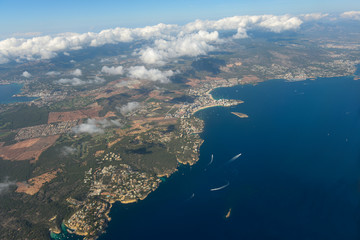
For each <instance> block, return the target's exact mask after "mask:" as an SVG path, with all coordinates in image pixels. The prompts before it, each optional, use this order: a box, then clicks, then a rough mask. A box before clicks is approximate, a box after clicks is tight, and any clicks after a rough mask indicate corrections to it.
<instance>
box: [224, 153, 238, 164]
mask: <svg viewBox="0 0 360 240" xmlns="http://www.w3.org/2000/svg"><path fill="white" fill-rule="evenodd" d="M241 154H242V153H239V154H238V155H235V156H234V157H233V158H232V159H230V160H229V161H228V162H227V164H229V163H232V162H233V161H235V160H236V159H238V158H239V157H240V156H241Z"/></svg>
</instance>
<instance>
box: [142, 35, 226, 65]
mask: <svg viewBox="0 0 360 240" xmlns="http://www.w3.org/2000/svg"><path fill="white" fill-rule="evenodd" d="M218 40H219V33H218V32H217V31H214V32H207V31H203V30H200V31H198V32H196V33H189V34H185V33H184V32H180V33H179V34H178V35H177V36H176V37H173V38H170V39H169V40H165V39H157V40H155V42H154V47H147V48H145V49H142V50H140V51H139V55H140V59H141V60H142V61H143V62H144V63H146V64H156V65H162V64H164V63H165V62H166V61H168V59H170V58H176V57H181V56H192V57H194V56H198V55H201V54H206V53H207V52H208V51H211V50H213V49H214V47H213V46H212V45H210V43H214V42H216V41H218Z"/></svg>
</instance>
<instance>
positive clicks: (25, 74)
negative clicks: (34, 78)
mask: <svg viewBox="0 0 360 240" xmlns="http://www.w3.org/2000/svg"><path fill="white" fill-rule="evenodd" d="M21 76H23V77H25V78H30V77H31V74H30V73H29V72H28V71H25V72H23V73H22V75H21Z"/></svg>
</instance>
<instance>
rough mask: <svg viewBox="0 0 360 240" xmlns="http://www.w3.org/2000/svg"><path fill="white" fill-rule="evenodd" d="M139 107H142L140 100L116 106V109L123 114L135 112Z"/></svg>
mask: <svg viewBox="0 0 360 240" xmlns="http://www.w3.org/2000/svg"><path fill="white" fill-rule="evenodd" d="M138 108H140V103H138V102H128V103H127V104H125V105H123V106H121V107H116V109H117V110H118V111H119V112H120V113H121V114H123V115H126V114H128V113H130V112H133V111H135V110H136V109H138Z"/></svg>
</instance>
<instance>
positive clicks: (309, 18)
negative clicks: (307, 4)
mask: <svg viewBox="0 0 360 240" xmlns="http://www.w3.org/2000/svg"><path fill="white" fill-rule="evenodd" d="M327 16H329V14H328V13H307V14H302V15H300V18H301V19H302V20H304V21H314V20H319V19H321V18H324V17H327Z"/></svg>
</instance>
